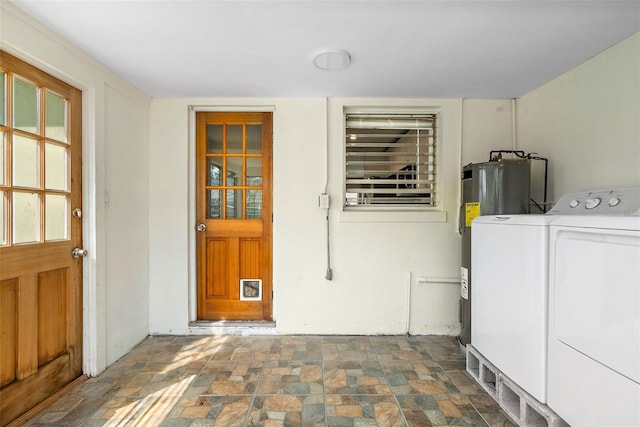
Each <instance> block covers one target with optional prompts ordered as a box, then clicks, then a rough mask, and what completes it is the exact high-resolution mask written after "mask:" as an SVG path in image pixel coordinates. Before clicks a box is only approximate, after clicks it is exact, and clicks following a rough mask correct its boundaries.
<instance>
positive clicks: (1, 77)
mask: <svg viewBox="0 0 640 427" xmlns="http://www.w3.org/2000/svg"><path fill="white" fill-rule="evenodd" d="M6 81H7V79H6V73H5V72H4V71H0V125H6V124H7V122H6V119H5V111H6V107H5V105H7V97H6V93H7V91H6V89H5V87H6V84H7V83H6Z"/></svg>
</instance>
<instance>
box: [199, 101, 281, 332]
mask: <svg viewBox="0 0 640 427" xmlns="http://www.w3.org/2000/svg"><path fill="white" fill-rule="evenodd" d="M196 140H197V144H196V145H197V149H196V157H197V159H196V165H197V166H196V181H197V184H196V186H197V189H196V194H197V201H196V211H197V217H196V224H197V232H196V234H197V270H198V319H199V320H271V319H272V292H271V291H272V283H271V276H272V267H271V264H272V263H271V257H272V256H271V254H272V244H271V242H272V237H271V233H272V231H271V230H272V227H271V222H272V217H271V153H272V148H271V146H272V144H271V143H272V114H271V113H217V112H216V113H214V112H199V113H196Z"/></svg>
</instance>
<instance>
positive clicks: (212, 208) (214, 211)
mask: <svg viewBox="0 0 640 427" xmlns="http://www.w3.org/2000/svg"><path fill="white" fill-rule="evenodd" d="M221 204H222V190H207V206H206V211H207V218H208V219H220V218H222V215H221V214H222V211H221V210H220V206H221Z"/></svg>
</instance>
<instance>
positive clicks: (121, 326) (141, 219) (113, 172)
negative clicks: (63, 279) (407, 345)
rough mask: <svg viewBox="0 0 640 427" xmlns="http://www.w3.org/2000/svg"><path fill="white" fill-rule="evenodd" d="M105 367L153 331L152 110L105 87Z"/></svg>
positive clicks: (114, 89) (121, 93) (115, 90)
mask: <svg viewBox="0 0 640 427" xmlns="http://www.w3.org/2000/svg"><path fill="white" fill-rule="evenodd" d="M105 101H106V102H105V104H106V111H105V113H106V114H105V141H106V144H107V150H106V153H105V154H106V159H105V171H106V172H105V175H106V177H105V178H106V200H105V223H106V224H105V227H106V230H107V233H106V236H105V246H106V251H105V252H106V262H107V265H108V266H109V267H110V268H109V269H108V270H107V273H106V276H107V277H106V281H107V283H108V287H107V294H106V310H105V314H106V335H107V343H108V345H107V349H106V350H107V355H106V356H107V365H110V364H111V363H113V362H115V361H116V360H118V359H119V358H120V357H122V355H123V354H125V353H126V352H128V351H129V350H130V349H131V348H132V347H133V346H134V345H135V344H137V343H139V342H140V341H141V340H142V339H144V338H145V337H146V336H147V335H148V330H149V302H148V301H149V144H148V141H149V137H148V123H149V111H148V106H147V105H141V104H139V103H135V102H132V101H131V99H129V98H128V97H127V96H126V94H125V93H123V92H121V91H119V90H118V89H117V88H115V87H112V86H110V85H107V86H106V87H105Z"/></svg>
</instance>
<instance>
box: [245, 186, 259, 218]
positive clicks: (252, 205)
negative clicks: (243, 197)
mask: <svg viewBox="0 0 640 427" xmlns="http://www.w3.org/2000/svg"><path fill="white" fill-rule="evenodd" d="M247 218H262V190H247Z"/></svg>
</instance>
